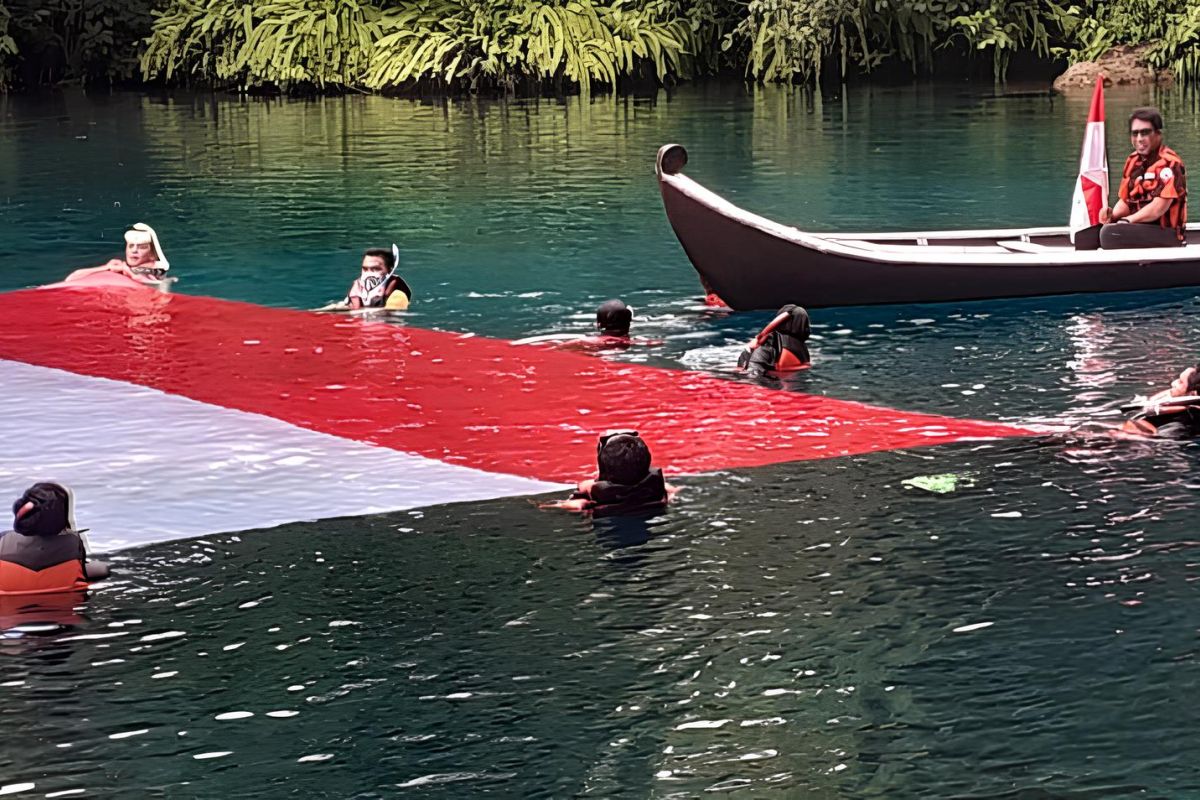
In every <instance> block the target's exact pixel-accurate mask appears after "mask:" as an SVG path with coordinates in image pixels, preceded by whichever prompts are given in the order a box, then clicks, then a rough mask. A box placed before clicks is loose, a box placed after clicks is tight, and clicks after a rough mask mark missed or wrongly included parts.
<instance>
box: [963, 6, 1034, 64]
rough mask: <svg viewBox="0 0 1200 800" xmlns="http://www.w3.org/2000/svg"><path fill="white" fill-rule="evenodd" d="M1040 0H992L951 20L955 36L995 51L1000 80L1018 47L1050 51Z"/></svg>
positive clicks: (970, 45)
mask: <svg viewBox="0 0 1200 800" xmlns="http://www.w3.org/2000/svg"><path fill="white" fill-rule="evenodd" d="M1042 14H1043V10H1042V4H1040V3H1038V2H1030V1H1028V0H1026V1H1025V2H1009V1H1008V0H989V2H988V4H987V5H986V6H984V7H982V8H978V9H976V10H975V11H973V12H971V13H969V14H962V15H960V16H957V17H955V18H954V19H952V20H950V31H951V34H952V35H953V36H961V37H962V38H963V39H965V40H966V42H967V45H968V46H969V47H971V48H973V49H975V50H991V51H992V70H993V75H994V78H995V80H996V81H997V82H999V81H1002V80H1003V79H1004V74H1005V72H1007V71H1008V62H1009V59H1010V58H1012V55H1013V53H1015V52H1017V51H1018V50H1031V51H1033V52H1035V53H1037V54H1038V55H1041V56H1048V55H1049V54H1050V33H1049V30H1048V29H1047V27H1046V22H1045V20H1044V19H1043V16H1042Z"/></svg>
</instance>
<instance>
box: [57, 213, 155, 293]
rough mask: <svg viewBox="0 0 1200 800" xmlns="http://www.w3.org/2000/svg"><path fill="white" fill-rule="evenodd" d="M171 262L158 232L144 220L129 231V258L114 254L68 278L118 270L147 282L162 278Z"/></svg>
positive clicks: (126, 252) (71, 279)
mask: <svg viewBox="0 0 1200 800" xmlns="http://www.w3.org/2000/svg"><path fill="white" fill-rule="evenodd" d="M170 268H171V263H170V262H169V261H167V259H166V257H164V256H163V251H162V245H161V244H159V241H158V234H157V233H155V232H154V229H153V228H151V227H150V226H149V225H147V224H146V223H144V222H139V223H137V224H135V225H134V226H133V227H131V228H130V229H129V230H127V231H125V258H123V259H122V258H114V259H111V260H110V261H109V262H108V263H106V264H103V265H101V266H99V267H85V268H83V269H77V270H75V271H74V272H72V273H71V274H70V275H68V276H67V277H66V279H65V280H64V282H67V283H69V282H71V281H77V280H79V279H80V278H83V277H86V276H88V275H94V274H95V273H97V272H117V273H120V274H122V275H125V276H126V277H129V278H133V279H134V280H138V281H142V282H143V283H153V282H155V281H160V280H162V279H163V278H164V277H165V276H166V274H167V270H168V269H170Z"/></svg>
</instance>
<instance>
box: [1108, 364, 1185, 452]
mask: <svg viewBox="0 0 1200 800" xmlns="http://www.w3.org/2000/svg"><path fill="white" fill-rule="evenodd" d="M1123 410H1125V411H1134V412H1136V413H1134V415H1133V416H1132V417H1130V418H1129V419H1127V420H1126V421H1125V423H1124V424H1123V425H1122V426H1121V431H1122V432H1123V433H1132V434H1134V435H1137V436H1158V437H1161V438H1166V439H1191V438H1193V437H1195V436H1197V435H1200V365H1197V366H1195V367H1188V368H1187V369H1185V370H1184V371H1183V372H1180V373H1179V377H1177V378H1176V379H1175V380H1173V381H1172V382H1171V386H1170V388H1167V389H1164V390H1162V391H1161V392H1159V393H1158V394H1155V395H1152V396H1150V397H1149V398H1145V397H1139V398H1134V403H1132V404H1131V405H1128V406H1125V407H1124V408H1123Z"/></svg>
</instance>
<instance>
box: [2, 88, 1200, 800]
mask: <svg viewBox="0 0 1200 800" xmlns="http://www.w3.org/2000/svg"><path fill="white" fill-rule="evenodd" d="M983 94H985V93H983V92H979V91H975V90H970V89H968V88H962V89H960V88H956V87H952V88H940V89H930V88H924V89H916V90H878V89H876V90H870V89H863V90H856V91H855V92H852V93H851V94H850V95H849V96H848V97H847V98H846V99H845V100H844V101H842V100H837V101H825V102H821V101H817V100H812V99H808V98H805V96H804V95H803V94H801V93H794V94H793V93H789V92H784V91H778V90H770V91H767V90H755V91H750V92H747V91H744V90H743V89H741V88H740V87H722V86H716V85H714V86H707V87H691V88H685V89H683V90H680V91H678V92H677V93H674V94H672V95H671V96H667V95H666V94H664V95H662V96H661V97H659V98H658V99H657V100H651V99H645V98H639V99H632V98H630V99H619V100H612V99H609V98H596V99H594V100H591V101H582V100H579V99H570V100H567V101H564V102H561V103H559V102H551V101H528V102H510V103H492V102H483V101H479V102H462V103H459V102H454V103H447V104H440V103H430V104H422V103H415V102H407V101H393V100H384V99H380V98H358V97H356V98H345V99H324V100H318V101H312V102H277V101H271V102H262V101H241V100H236V99H230V98H208V97H195V98H191V97H186V96H182V95H181V96H179V97H176V98H174V99H169V100H162V99H159V98H141V97H133V96H128V95H113V96H110V97H96V98H84V97H81V96H79V95H76V94H70V93H65V94H61V95H56V96H55V97H53V98H51V99H43V100H29V99H23V98H5V99H2V100H0V108H2V109H3V117H2V119H0V128H3V130H4V136H3V137H2V139H0V163H3V164H4V167H5V168H4V169H3V170H0V187H2V188H3V204H0V217H2V219H3V222H4V223H5V230H6V233H5V236H4V237H3V245H2V246H3V256H4V259H3V264H2V266H0V285H3V287H5V288H16V287H20V286H25V285H30V284H35V283H41V282H45V281H46V280H49V279H52V278H57V277H60V276H61V275H62V274H63V273H65V272H66V271H67V270H68V269H69V268H71V267H74V266H79V265H82V264H87V263H98V262H99V261H101V260H103V259H104V258H107V257H108V256H110V255H112V254H113V253H114V252H115V250H116V249H117V248H116V245H115V244H114V243H115V242H117V241H119V236H120V233H121V230H122V226H124V225H125V224H127V223H129V222H133V221H135V220H137V219H144V220H146V221H148V222H151V223H153V224H155V225H156V226H157V227H158V229H159V231H160V233H162V235H163V239H164V247H165V248H166V250H167V253H168V254H169V257H170V258H171V260H172V262H173V271H174V269H178V271H179V274H180V276H181V278H182V280H181V282H180V284H179V285H178V287H177V288H178V290H179V291H180V292H183V293H191V294H205V293H207V294H213V295H217V296H220V297H226V298H232V299H240V300H248V301H251V302H256V303H261V304H270V305H280V306H291V307H312V306H315V305H318V304H320V303H323V302H325V301H326V300H328V299H330V298H334V297H339V296H340V295H341V294H342V293H344V291H345V287H346V285H347V284H348V283H349V281H350V280H351V279H352V278H353V276H354V265H355V263H356V257H357V254H358V252H359V251H360V250H361V249H362V248H363V247H364V246H366V245H369V244H386V243H387V242H390V241H392V240H396V241H398V242H399V243H400V245H401V248H402V250H403V252H404V258H405V274H406V276H407V277H408V278H409V280H410V282H411V283H413V285H414V286H415V287H416V291H417V302H415V303H414V306H413V311H412V313H411V314H410V315H408V317H407V319H406V321H407V323H409V324H412V325H416V326H424V327H435V328H441V329H446V330H460V331H467V332H471V333H475V334H479V335H481V336H494V337H502V338H519V337H527V336H541V335H546V334H553V333H560V332H565V333H585V332H587V331H588V330H589V325H590V321H591V316H590V315H591V313H592V311H593V309H594V307H595V305H596V304H597V303H599V302H600V301H601V300H604V299H607V298H608V297H611V296H621V297H623V298H624V299H625V300H627V301H628V302H630V303H631V304H632V305H634V306H635V307H636V308H637V320H636V323H635V326H636V327H635V333H636V334H637V335H639V336H642V337H645V338H646V339H648V340H653V343H651V344H648V345H647V346H644V347H638V348H631V349H630V350H628V351H625V352H623V353H620V354H616V355H613V356H611V357H613V358H615V359H617V360H622V359H624V360H632V361H638V362H642V363H648V364H652V365H657V366H674V367H684V368H688V369H692V370H697V371H702V372H707V373H712V374H716V375H720V376H722V377H726V378H729V379H734V380H745V378H742V377H737V376H733V375H731V374H730V371H729V370H730V368H731V366H732V363H733V361H734V359H736V355H737V352H738V350H739V349H740V348H741V346H742V345H743V344H744V342H745V341H746V340H747V339H748V338H749V337H750V336H751V335H753V334H754V333H755V332H756V331H757V330H758V328H759V327H760V326H761V325H763V324H764V323H765V322H766V321H767V319H768V318H769V315H768V314H739V315H729V314H724V313H721V312H714V311H712V310H709V309H705V308H703V307H702V306H700V305H699V303H698V296H699V294H700V290H699V287H698V285H697V284H696V281H695V278H694V276H693V274H692V272H691V270H690V268H689V267H688V265H687V262H686V258H685V257H684V255H683V253H682V252H681V250H680V248H679V246H678V244H677V243H676V242H675V241H674V239H673V237H672V235H671V232H670V229H669V227H668V226H667V224H666V222H665V219H664V217H663V214H662V211H661V208H660V206H659V201H658V198H657V196H656V190H655V187H654V183H653V174H652V159H653V155H654V152H655V149H656V148H657V146H658V145H659V144H661V143H663V142H665V141H672V140H673V141H679V142H682V143H684V144H686V145H687V146H688V148H689V150H690V151H691V154H692V157H693V167H690V168H689V171H690V173H691V174H693V175H694V176H695V177H697V178H698V179H699V180H702V181H703V182H704V183H706V184H707V185H709V186H711V187H712V188H714V189H716V190H718V191H721V192H722V193H724V194H726V195H727V196H729V197H730V198H731V199H733V200H734V201H735V202H738V203H742V204H744V205H745V206H747V207H748V208H751V209H753V210H755V211H760V212H762V213H765V214H768V215H772V216H774V217H777V218H779V219H781V220H784V221H788V222H791V223H795V224H798V225H801V226H806V227H811V228H813V229H815V230H831V229H855V228H858V229H863V228H886V229H897V228H905V227H914V228H935V227H956V226H960V227H967V226H972V227H974V226H978V225H993V224H995V225H1025V224H1044V223H1046V222H1047V221H1049V220H1055V221H1057V220H1059V219H1061V218H1063V217H1065V209H1066V207H1067V201H1068V199H1069V195H1070V180H1071V178H1072V177H1073V173H1074V169H1075V164H1074V162H1075V161H1076V159H1077V156H1078V147H1079V137H1080V125H1079V121H1080V120H1081V119H1082V117H1083V112H1082V111H1081V109H1082V108H1083V106H1084V105H1085V104H1086V100H1078V99H1075V98H1068V99H1063V98H1057V99H1054V100H1051V99H1048V98H1020V99H1010V100H997V99H988V98H986V97H984V96H983ZM1145 99H1146V98H1144V97H1142V96H1140V95H1136V96H1135V95H1132V94H1130V95H1123V94H1118V93H1116V92H1114V93H1112V94H1111V95H1110V100H1109V102H1110V115H1109V116H1110V119H1112V120H1121V119H1123V114H1124V111H1123V109H1124V108H1125V107H1127V106H1132V105H1135V104H1140V103H1141V102H1144V101H1145ZM1161 102H1162V105H1163V107H1164V112H1165V114H1166V116H1167V120H1168V125H1167V129H1168V131H1169V132H1170V137H1171V138H1170V141H1171V143H1172V145H1173V146H1174V147H1175V148H1176V149H1177V150H1178V151H1179V152H1181V153H1182V154H1183V156H1184V158H1185V159H1186V158H1189V157H1190V158H1193V159H1195V158H1200V123H1198V122H1197V119H1200V117H1198V116H1197V115H1196V113H1195V108H1194V105H1193V101H1190V100H1188V99H1186V98H1184V97H1183V96H1176V95H1167V96H1164V97H1163V98H1161ZM1114 124H1117V125H1119V123H1114ZM1123 147H1124V142H1123V141H1121V140H1120V137H1118V136H1110V153H1111V154H1112V155H1113V157H1114V159H1116V158H1117V154H1118V152H1119V151H1120V150H1121V148H1123ZM931 154H936V158H934V157H933V156H932V155H931ZM81 175H83V176H87V178H86V180H81V179H80V177H79V176H81ZM348 324H355V325H356V324H357V323H348ZM347 330H351V328H347ZM814 333H815V338H814V342H813V352H814V356H815V366H814V368H813V369H812V370H808V371H806V372H804V373H802V374H801V375H798V376H795V377H794V378H791V379H789V380H787V381H782V382H777V383H775V384H773V385H774V386H776V387H777V388H778V389H779V390H780V391H799V392H807V393H813V394H817V395H828V396H830V397H836V398H842V399H854V400H862V401H865V402H872V403H878V404H881V405H885V406H889V407H894V408H903V409H912V410H920V411H929V412H936V413H940V414H947V415H953V416H960V417H974V418H980V419H988V420H1004V421H1010V422H1017V423H1023V424H1029V423H1037V424H1040V425H1043V426H1045V428H1046V429H1047V431H1048V433H1047V434H1046V435H1045V436H1042V437H1038V438H1034V439H1028V440H1011V441H1002V442H970V443H960V444H956V445H951V446H944V447H936V448H925V449H920V450H909V451H899V452H883V453H876V454H873V455H868V456H855V457H850V458H842V459H833V460H828V461H814V462H803V463H795V464H784V465H778V466H773V467H767V468H761V469H754V470H749V469H747V470H737V471H726V472H715V473H709V474H705V475H701V476H694V477H689V478H685V479H682V480H680V481H679V482H680V483H681V484H682V491H681V493H680V495H679V497H678V501H677V502H676V503H675V504H674V505H673V506H672V507H671V508H670V509H669V510H668V511H667V512H666V513H663V514H659V515H657V516H654V517H650V518H648V519H636V520H629V519H603V520H597V521H595V522H591V521H585V520H580V519H577V518H574V517H568V516H563V515H558V514H553V513H548V512H543V511H538V510H537V509H535V508H534V507H533V506H531V505H530V504H529V503H527V502H525V500H524V499H516V500H498V501H487V502H477V503H465V504H458V505H453V506H443V507H434V508H425V509H421V510H413V511H405V512H397V513H394V514H387V515H377V516H370V517H359V518H345V519H338V520H332V521H326V522H321V523H300V524H291V525H284V526H281V527H277V528H272V529H269V530H256V531H252V532H246V533H235V534H221V535H211V536H206V537H204V538H199V539H190V540H186V541H181V542H176V543H173V544H165V545H156V546H152V547H146V548H142V549H136V550H126V551H121V552H119V553H117V554H116V555H115V556H114V559H113V560H114V561H115V577H114V579H113V580H110V581H108V582H106V583H104V584H100V585H99V586H98V587H97V589H96V590H95V591H94V592H93V594H92V596H91V598H90V599H88V600H87V601H86V603H74V602H67V603H65V604H63V605H62V607H59V608H55V609H51V610H46V609H43V610H42V612H40V613H39V614H38V615H37V618H33V619H30V618H25V619H18V620H13V621H14V622H15V623H16V624H13V625H9V626H6V630H5V633H4V634H3V637H2V638H0V656H2V657H3V662H4V665H5V670H4V676H3V680H2V681H0V697H3V700H4V703H3V714H4V721H5V722H6V723H7V724H5V725H4V726H3V727H4V732H3V733H0V743H2V744H3V747H0V793H2V794H12V795H14V796H18V797H22V796H27V797H33V796H45V797H68V796H83V795H85V794H88V795H90V794H113V795H114V796H117V795H119V796H145V795H153V794H156V793H157V794H163V795H167V796H172V797H174V796H180V797H183V796H189V797H190V796H196V797H214V798H215V797H222V798H224V797H238V796H272V795H277V794H288V793H294V794H303V795H312V796H329V797H378V796H393V795H397V794H404V795H409V794H412V795H414V796H415V795H419V796H421V797H445V798H457V797H473V796H477V795H483V794H485V793H489V794H493V795H497V796H502V797H522V798H524V797H547V798H551V797H573V796H592V797H663V798H690V797H696V796H700V795H703V794H706V793H710V792H711V793H726V794H736V795H739V796H740V795H741V794H744V793H750V792H754V793H758V794H761V795H763V796H788V797H792V796H795V797H880V798H896V797H928V796H935V795H936V796H944V797H955V796H957V797H993V798H999V797H1016V796H1022V797H1024V796H1030V797H1032V796H1045V797H1083V796H1088V797H1119V796H1134V795H1138V796H1154V797H1190V796H1194V795H1195V794H1197V792H1200V781H1198V780H1197V778H1196V775H1195V770H1194V768H1193V767H1189V766H1188V764H1191V763H1193V761H1194V759H1193V758H1192V754H1191V752H1190V748H1189V742H1190V737H1191V734H1192V732H1193V728H1194V722H1193V716H1194V715H1193V714H1192V713H1191V712H1190V708H1189V706H1188V703H1187V702H1186V694H1185V690H1186V687H1188V686H1190V685H1192V684H1193V683H1194V682H1195V681H1196V679H1197V677H1198V674H1197V658H1196V653H1195V651H1196V645H1195V627H1196V626H1195V624H1194V623H1193V622H1192V620H1193V619H1194V618H1195V616H1196V611H1197V608H1196V606H1197V601H1196V599H1195V591H1194V584H1195V581H1196V580H1197V577H1198V573H1197V563H1198V562H1197V558H1196V547H1197V537H1196V536H1195V534H1194V524H1193V520H1194V516H1195V515H1194V506H1195V500H1194V498H1195V493H1196V491H1197V489H1200V481H1197V480H1196V479H1195V478H1194V477H1193V476H1192V475H1191V472H1192V470H1193V469H1194V468H1195V465H1196V462H1197V457H1198V454H1200V451H1198V450H1197V449H1196V446H1195V445H1194V444H1192V443H1186V442H1184V443H1180V442H1136V441H1123V440H1117V439H1113V438H1110V437H1107V436H1096V435H1091V434H1090V433H1089V431H1092V432H1094V430H1095V428H1097V427H1098V426H1099V425H1101V424H1109V423H1113V422H1115V421H1116V420H1117V419H1119V416H1120V415H1119V408H1118V407H1119V405H1120V404H1121V403H1122V402H1124V401H1125V400H1127V399H1128V398H1129V397H1130V396H1131V395H1132V394H1134V393H1136V392H1145V391H1147V390H1148V389H1150V388H1151V387H1155V386H1161V385H1162V384H1163V383H1164V382H1165V381H1166V380H1167V379H1168V378H1169V377H1170V376H1171V375H1172V374H1174V373H1175V372H1177V371H1178V368H1179V367H1180V366H1182V365H1185V364H1188V363H1191V362H1193V361H1194V360H1195V357H1196V356H1195V341H1196V340H1197V336H1198V334H1200V308H1198V306H1197V304H1196V301H1195V295H1194V292H1191V291H1176V292H1163V293H1156V294H1145V295H1126V296H1105V297H1087V296H1081V297H1070V298H1052V299H1042V300H1022V301H997V302H989V303H976V304H958V305H955V304H949V305H940V306H923V307H889V308H848V309H826V310H823V311H821V312H819V313H818V314H817V315H816V317H815V319H814ZM147 346H150V345H149V344H147ZM336 385H341V384H336ZM26 413H34V411H33V410H31V411H27V412H26ZM1084 425H1087V426H1089V427H1088V430H1083V431H1081V430H1080V427H1081V426H1084ZM64 427H65V428H68V429H69V424H65V425H64ZM517 444H518V445H519V442H518V443H517ZM653 444H654V443H653V442H651V446H653ZM293 466H297V465H293ZM931 476H934V477H942V478H943V480H940V481H929V480H926V481H914V479H916V478H930V477H931ZM944 476H951V477H952V478H953V480H945V479H944ZM419 477H420V476H419V475H416V476H413V475H405V474H397V475H389V476H387V481H411V480H415V479H417V478H419ZM106 478H108V479H112V478H113V476H97V485H98V487H99V488H97V489H96V491H102V490H103V489H102V487H103V484H104V482H105V480H106ZM8 480H9V483H10V484H13V485H7V489H8V491H9V492H10V493H11V494H14V495H15V493H16V492H17V491H19V490H20V488H23V487H21V486H18V485H16V483H21V481H17V476H10V477H9V479H8ZM110 482H111V481H110ZM388 485H390V484H388ZM120 486H121V487H122V489H121V490H122V491H128V490H130V484H129V483H128V482H121V483H120ZM922 486H925V487H929V486H941V487H945V486H952V488H951V489H950V490H948V491H945V492H944V493H937V492H935V491H931V490H929V489H928V488H925V489H923V488H921V487H922ZM117 490H118V489H117V488H114V489H113V491H117ZM163 490H164V491H170V487H166V488H164V489H163ZM313 499H314V502H319V501H321V500H322V499H324V498H322V497H319V496H317V497H314V498H313ZM253 500H254V498H252V497H251V498H241V499H239V502H249V503H253ZM232 507H234V506H231V508H232ZM213 513H218V512H217V511H215V510H214V511H213ZM247 513H248V512H247ZM293 518H294V517H293ZM80 522H81V523H82V524H84V525H88V524H89V522H88V520H86V519H81V520H80ZM125 522H126V524H127V525H128V526H129V527H130V528H136V527H138V526H139V525H140V524H145V523H144V521H139V520H136V519H131V520H127V521H125ZM235 527H236V526H235ZM3 610H4V611H5V613H6V614H7V612H8V611H9V609H7V608H4V609H3Z"/></svg>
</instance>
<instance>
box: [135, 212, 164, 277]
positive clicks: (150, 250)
mask: <svg viewBox="0 0 1200 800" xmlns="http://www.w3.org/2000/svg"><path fill="white" fill-rule="evenodd" d="M156 262H157V263H156ZM125 263H126V264H128V265H129V266H130V267H147V268H155V269H168V268H169V267H170V264H169V263H167V259H166V258H165V257H164V256H163V253H162V245H161V244H159V241H158V234H156V233H155V232H154V229H153V228H151V227H150V226H149V225H147V224H146V223H144V222H139V223H137V224H135V225H133V227H131V228H130V229H129V230H127V231H125Z"/></svg>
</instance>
